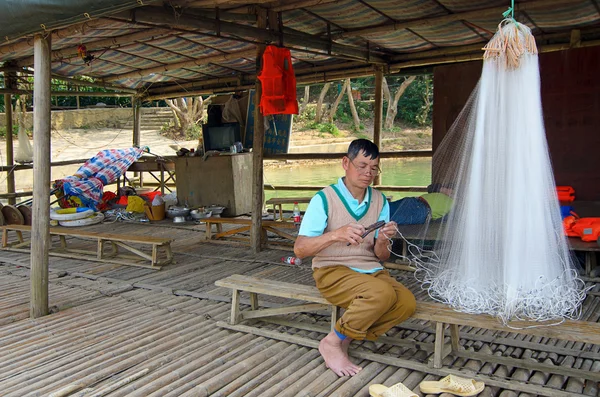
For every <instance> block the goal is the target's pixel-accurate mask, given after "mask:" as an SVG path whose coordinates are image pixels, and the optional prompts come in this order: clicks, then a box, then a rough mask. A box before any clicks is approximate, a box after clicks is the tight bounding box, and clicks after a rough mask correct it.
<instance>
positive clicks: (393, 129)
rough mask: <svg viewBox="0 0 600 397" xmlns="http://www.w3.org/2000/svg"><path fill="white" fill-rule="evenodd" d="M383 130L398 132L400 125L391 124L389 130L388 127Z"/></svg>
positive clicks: (400, 129)
mask: <svg viewBox="0 0 600 397" xmlns="http://www.w3.org/2000/svg"><path fill="white" fill-rule="evenodd" d="M384 114H385V113H384ZM385 131H389V132H395V133H398V132H402V128H400V127H398V126H396V125H393V126H392V128H390V129H389V130H388V129H386V130H385Z"/></svg>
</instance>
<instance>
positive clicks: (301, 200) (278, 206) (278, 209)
mask: <svg viewBox="0 0 600 397" xmlns="http://www.w3.org/2000/svg"><path fill="white" fill-rule="evenodd" d="M386 198H387V200H388V201H391V200H392V198H393V196H386ZM311 199H312V197H273V198H270V199H268V200H267V201H266V202H265V204H266V205H273V219H274V220H277V219H279V220H283V208H282V206H283V204H294V203H298V204H307V203H310V200H311ZM277 214H279V218H278V217H277Z"/></svg>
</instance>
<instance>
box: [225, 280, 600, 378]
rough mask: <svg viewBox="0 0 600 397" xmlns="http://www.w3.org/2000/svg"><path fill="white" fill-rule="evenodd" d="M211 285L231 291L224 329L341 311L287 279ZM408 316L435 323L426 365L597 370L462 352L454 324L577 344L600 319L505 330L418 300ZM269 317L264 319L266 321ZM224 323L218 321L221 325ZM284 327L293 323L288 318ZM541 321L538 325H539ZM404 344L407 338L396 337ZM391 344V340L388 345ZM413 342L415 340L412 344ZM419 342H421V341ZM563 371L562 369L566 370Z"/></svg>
mask: <svg viewBox="0 0 600 397" xmlns="http://www.w3.org/2000/svg"><path fill="white" fill-rule="evenodd" d="M215 285H217V286H219V287H224V288H230V289H231V290H232V298H231V316H230V323H229V325H227V328H231V329H236V330H240V331H244V332H248V329H249V328H251V327H247V326H243V325H238V324H239V323H240V322H241V321H244V320H249V319H265V318H268V317H272V316H279V315H283V314H292V313H302V312H312V311H322V310H329V311H330V312H331V329H333V326H334V325H335V322H336V321H337V319H338V318H339V313H340V309H339V308H337V307H335V306H333V305H331V304H330V303H329V302H327V300H326V299H325V298H323V297H322V296H321V294H320V293H319V291H318V289H317V288H316V287H313V286H308V285H299V284H292V283H286V282H282V281H278V280H269V279H262V278H256V277H251V276H245V275H237V274H236V275H232V276H229V277H226V278H224V279H221V280H218V281H216V282H215ZM241 291H245V292H249V293H250V306H251V307H250V310H244V311H242V310H241V309H240V292H241ZM258 294H264V295H270V296H276V297H281V298H289V299H294V300H300V301H304V302H307V303H305V304H300V305H292V306H284V307H277V308H266V309H259V304H258ZM412 318H415V319H418V320H427V321H430V322H431V323H432V324H435V341H434V346H433V358H432V359H431V360H430V362H429V366H430V367H431V368H434V369H436V368H442V360H443V359H444V358H445V357H446V356H447V355H449V354H453V355H457V356H466V357H468V358H472V359H479V360H482V361H485V360H488V359H489V360H490V361H492V358H493V360H496V361H499V362H500V363H502V364H506V365H510V366H521V367H523V368H528V369H534V370H536V369H537V370H542V371H543V370H552V371H553V372H554V373H559V374H564V375H567V376H578V377H582V378H586V379H593V380H595V381H599V380H600V374H598V373H595V372H590V371H583V370H575V369H564V368H562V367H559V366H555V365H551V364H544V363H533V362H531V360H520V359H514V358H511V357H495V356H493V357H492V356H490V355H488V354H484V353H475V352H461V347H460V344H459V339H460V334H459V326H468V327H475V328H485V329H490V330H498V331H508V332H518V333H521V334H527V335H535V336H541V337H547V338H556V339H562V340H569V341H575V342H582V343H591V344H600V323H592V322H586V321H572V320H565V321H564V322H563V323H561V324H558V325H552V326H539V327H534V328H527V327H530V326H531V324H532V323H531V322H526V321H514V322H512V323H511V324H510V325H511V327H514V328H515V329H513V328H508V327H506V326H504V325H503V324H502V323H500V322H499V321H498V319H496V318H494V317H492V316H488V315H473V314H466V313H461V312H457V311H455V310H453V309H452V308H450V307H449V306H446V305H442V304H439V303H431V302H417V310H416V312H415V313H414V315H413V316H412ZM267 321H268V320H267ZM223 324H224V323H221V326H224V325H223ZM286 325H289V326H294V325H292V324H291V322H288V323H286ZM540 325H541V324H540ZM446 326H449V328H450V343H445V335H444V331H445V328H446ZM380 339H381V341H382V343H386V344H388V343H390V342H389V341H388V340H387V339H392V338H386V337H382V338H380ZM401 342H404V343H406V341H401ZM390 344H391V343H390ZM414 344H417V342H414ZM418 344H419V345H423V344H422V343H421V342H419V343H418ZM565 371H566V372H565Z"/></svg>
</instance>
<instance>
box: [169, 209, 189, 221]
mask: <svg viewBox="0 0 600 397" xmlns="http://www.w3.org/2000/svg"><path fill="white" fill-rule="evenodd" d="M189 214H190V209H189V208H187V207H175V206H171V207H169V209H168V210H167V218H175V217H176V216H182V217H184V218H185V217H186V216H188V215H189Z"/></svg>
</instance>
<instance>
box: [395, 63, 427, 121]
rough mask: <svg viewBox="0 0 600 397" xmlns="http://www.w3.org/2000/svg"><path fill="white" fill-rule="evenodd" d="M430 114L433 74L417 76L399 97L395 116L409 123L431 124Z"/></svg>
mask: <svg viewBox="0 0 600 397" xmlns="http://www.w3.org/2000/svg"><path fill="white" fill-rule="evenodd" d="M427 103H429V106H427ZM432 114H433V76H431V75H424V76H418V77H417V78H416V79H415V81H414V82H413V83H412V84H411V85H410V86H408V88H407V89H406V91H405V92H404V95H402V97H401V98H400V101H399V102H398V116H397V117H399V118H400V119H401V120H403V121H404V122H406V123H407V124H411V125H431V120H432V119H431V118H432Z"/></svg>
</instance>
